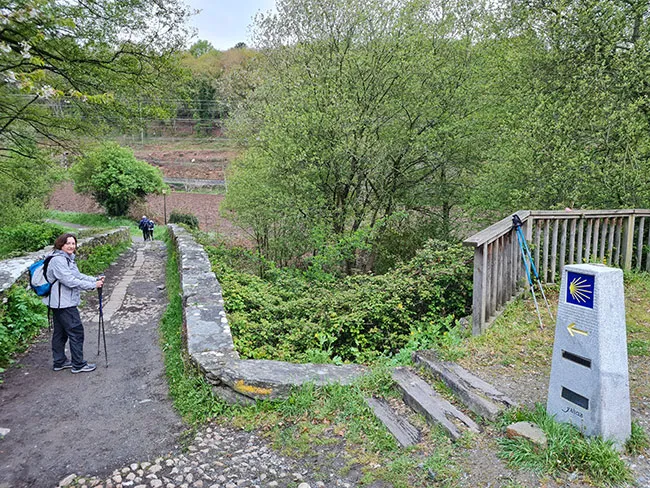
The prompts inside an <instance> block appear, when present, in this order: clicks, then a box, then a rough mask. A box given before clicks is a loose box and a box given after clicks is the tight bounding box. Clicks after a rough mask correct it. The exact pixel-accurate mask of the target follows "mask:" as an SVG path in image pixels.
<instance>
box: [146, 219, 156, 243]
mask: <svg viewBox="0 0 650 488" xmlns="http://www.w3.org/2000/svg"><path fill="white" fill-rule="evenodd" d="M155 226H156V224H155V223H154V221H153V220H151V219H148V220H147V234H148V235H149V240H150V241H153V229H154V227H155Z"/></svg>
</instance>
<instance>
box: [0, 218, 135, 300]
mask: <svg viewBox="0 0 650 488" xmlns="http://www.w3.org/2000/svg"><path fill="white" fill-rule="evenodd" d="M130 240H131V233H130V231H129V228H128V227H120V228H118V229H114V230H110V231H108V232H104V233H101V234H97V235H94V236H90V237H85V238H83V239H79V240H78V249H77V256H78V257H79V258H83V257H84V256H85V255H86V254H87V252H88V250H89V249H91V248H93V247H96V246H101V245H104V244H118V243H120V242H124V241H130ZM52 249H53V248H52V246H47V247H45V248H43V249H40V250H39V251H36V252H32V253H29V254H25V255H24V256H19V257H15V258H9V259H3V260H1V261H0V295H2V294H3V293H4V292H5V291H7V290H8V289H9V288H11V287H12V286H13V285H14V284H15V283H18V282H20V283H24V284H25V286H27V285H28V284H29V266H30V265H32V264H33V263H34V262H36V261H38V260H39V259H42V258H43V257H45V256H46V255H47V254H49V253H50V252H52Z"/></svg>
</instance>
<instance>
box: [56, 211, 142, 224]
mask: <svg viewBox="0 0 650 488" xmlns="http://www.w3.org/2000/svg"><path fill="white" fill-rule="evenodd" d="M47 216H48V218H49V219H52V220H60V221H61V222H66V223H69V224H77V225H83V226H86V227H100V228H110V229H112V228H115V227H123V226H126V227H135V228H136V229H137V228H138V224H137V222H134V221H133V220H132V219H129V218H127V217H109V216H108V215H106V214H90V213H80V212H59V211H58V210H48V212H47Z"/></svg>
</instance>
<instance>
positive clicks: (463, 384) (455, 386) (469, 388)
mask: <svg viewBox="0 0 650 488" xmlns="http://www.w3.org/2000/svg"><path fill="white" fill-rule="evenodd" d="M413 361H414V362H415V363H416V364H417V365H420V366H422V367H423V368H424V369H425V370H427V371H429V372H431V373H432V374H433V375H434V376H435V377H436V378H439V379H440V380H442V381H443V382H444V383H445V384H446V385H447V386H448V387H449V388H451V390H452V391H453V392H454V394H455V395H456V396H458V398H459V399H460V400H461V401H462V402H463V403H464V404H465V405H466V406H467V408H469V409H470V410H471V411H472V412H474V413H475V414H476V415H480V416H481V417H484V418H486V419H488V420H496V418H497V417H498V416H499V414H501V412H503V411H504V410H505V409H506V408H509V407H514V406H516V403H515V402H514V401H512V400H511V399H510V398H508V397H507V396H506V395H505V394H503V393H501V392H500V391H499V390H497V389H496V388H494V387H493V386H492V385H491V384H489V383H487V382H485V381H483V380H482V379H481V378H479V377H478V376H475V375H473V374H472V373H470V372H469V371H467V370H466V369H464V368H463V367H461V366H459V365H458V364H456V363H452V362H447V361H440V360H438V359H437V357H436V355H435V352H434V351H417V352H415V353H414V354H413Z"/></svg>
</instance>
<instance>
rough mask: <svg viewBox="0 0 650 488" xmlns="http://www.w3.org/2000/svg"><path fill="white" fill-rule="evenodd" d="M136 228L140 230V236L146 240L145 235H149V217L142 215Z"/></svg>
mask: <svg viewBox="0 0 650 488" xmlns="http://www.w3.org/2000/svg"><path fill="white" fill-rule="evenodd" d="M138 228H139V229H140V230H141V231H142V238H143V239H144V240H145V241H146V240H147V235H149V219H148V218H147V216H146V215H143V216H142V218H141V219H140V223H139V224H138Z"/></svg>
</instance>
